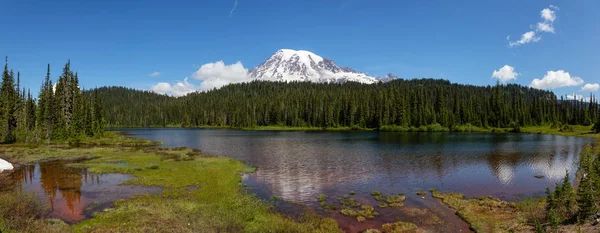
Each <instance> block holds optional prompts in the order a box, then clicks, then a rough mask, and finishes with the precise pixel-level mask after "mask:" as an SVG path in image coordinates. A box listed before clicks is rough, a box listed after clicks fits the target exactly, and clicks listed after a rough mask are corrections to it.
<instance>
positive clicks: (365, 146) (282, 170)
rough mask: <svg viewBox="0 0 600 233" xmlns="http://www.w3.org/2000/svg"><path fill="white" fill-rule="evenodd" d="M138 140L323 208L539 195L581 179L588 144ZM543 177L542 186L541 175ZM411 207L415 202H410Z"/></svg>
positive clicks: (166, 135)
mask: <svg viewBox="0 0 600 233" xmlns="http://www.w3.org/2000/svg"><path fill="white" fill-rule="evenodd" d="M124 131H126V132H127V133H129V134H130V135H132V136H134V137H142V138H147V139H150V140H157V141H162V142H164V145H163V146H165V147H174V146H187V147H191V148H197V149H201V150H202V151H204V152H207V153H211V154H218V155H224V156H229V157H232V158H235V159H240V160H242V161H245V162H248V163H250V164H252V165H255V166H257V167H258V169H257V170H256V172H255V173H253V174H249V175H247V176H245V177H246V178H245V182H248V183H249V186H250V185H251V186H254V187H253V188H254V190H255V191H256V192H257V193H259V194H260V195H262V196H271V195H274V196H280V197H283V198H285V199H287V200H291V201H295V202H301V203H306V204H309V205H315V204H317V201H316V196H318V195H319V194H327V195H328V196H330V197H339V196H342V195H345V194H348V192H350V191H355V192H356V193H357V194H363V195H369V194H370V192H371V191H373V190H378V191H381V192H382V193H384V194H394V193H398V192H404V193H414V192H416V191H418V190H428V189H429V188H437V189H440V190H442V191H444V192H462V193H465V194H466V195H467V196H481V195H496V196H499V197H502V196H504V198H505V199H512V198H513V197H514V196H515V195H527V196H530V195H540V194H543V191H544V190H545V188H546V187H552V186H554V183H556V182H558V181H559V180H560V179H562V178H563V177H564V175H565V172H566V171H569V172H570V173H571V177H572V178H573V177H575V175H574V173H575V171H576V169H577V163H578V158H579V152H580V151H581V150H582V149H583V147H584V145H586V144H589V143H592V142H593V140H591V139H588V138H578V137H564V136H556V135H535V134H470V133H386V132H301V131H239V130H213V129H124ZM536 175H541V176H544V178H542V179H537V178H535V177H534V176H536ZM407 201H409V202H410V199H409V200H407Z"/></svg>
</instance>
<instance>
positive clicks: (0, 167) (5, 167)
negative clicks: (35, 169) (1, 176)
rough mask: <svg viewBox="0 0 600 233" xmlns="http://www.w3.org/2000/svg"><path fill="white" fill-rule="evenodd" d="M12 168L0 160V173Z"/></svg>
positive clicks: (9, 164)
mask: <svg viewBox="0 0 600 233" xmlns="http://www.w3.org/2000/svg"><path fill="white" fill-rule="evenodd" d="M13 168H14V167H13V165H12V164H11V163H9V162H6V160H3V159H0V172H3V171H6V170H12V169H13Z"/></svg>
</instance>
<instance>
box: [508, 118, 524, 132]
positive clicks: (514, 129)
mask: <svg viewBox="0 0 600 233" xmlns="http://www.w3.org/2000/svg"><path fill="white" fill-rule="evenodd" d="M508 127H509V128H511V130H510V132H513V133H520V132H521V125H519V123H517V122H514V121H512V122H510V124H509V125H508Z"/></svg>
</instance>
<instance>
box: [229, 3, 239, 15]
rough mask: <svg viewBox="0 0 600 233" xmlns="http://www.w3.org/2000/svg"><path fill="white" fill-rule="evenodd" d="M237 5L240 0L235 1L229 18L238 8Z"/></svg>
mask: <svg viewBox="0 0 600 233" xmlns="http://www.w3.org/2000/svg"><path fill="white" fill-rule="evenodd" d="M237 5H238V0H235V2H234V3H233V8H231V11H229V18H231V15H233V12H234V11H235V9H236V8H237Z"/></svg>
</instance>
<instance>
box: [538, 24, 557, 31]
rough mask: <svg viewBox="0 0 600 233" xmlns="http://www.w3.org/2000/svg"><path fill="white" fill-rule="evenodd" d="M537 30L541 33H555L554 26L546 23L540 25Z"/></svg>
mask: <svg viewBox="0 0 600 233" xmlns="http://www.w3.org/2000/svg"><path fill="white" fill-rule="evenodd" d="M537 30H538V31H540V32H550V33H554V26H552V24H549V23H546V22H543V23H538V25H537Z"/></svg>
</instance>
